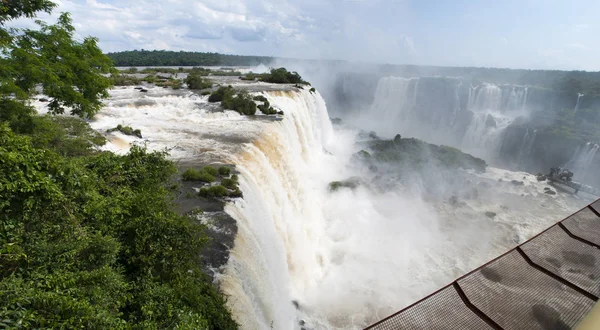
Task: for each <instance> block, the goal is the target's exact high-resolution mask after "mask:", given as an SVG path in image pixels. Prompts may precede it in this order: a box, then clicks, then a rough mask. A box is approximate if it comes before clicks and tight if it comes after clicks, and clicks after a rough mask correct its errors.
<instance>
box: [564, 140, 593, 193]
mask: <svg viewBox="0 0 600 330" xmlns="http://www.w3.org/2000/svg"><path fill="white" fill-rule="evenodd" d="M598 149H600V146H599V145H598V144H595V143H592V142H587V143H586V144H584V145H583V146H578V147H577V149H576V150H575V153H573V157H571V159H570V160H569V162H567V164H565V166H564V167H567V168H571V169H572V170H573V174H574V176H575V179H577V180H579V181H583V182H582V183H586V182H585V181H586V180H587V179H588V178H590V176H592V175H595V173H592V172H594V171H593V170H594V169H595V168H594V166H593V163H594V160H595V158H596V153H597V152H598Z"/></svg>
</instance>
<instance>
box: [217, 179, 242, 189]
mask: <svg viewBox="0 0 600 330" xmlns="http://www.w3.org/2000/svg"><path fill="white" fill-rule="evenodd" d="M237 184H238V183H237V181H233V180H231V179H223V180H221V185H222V186H223V187H227V188H229V189H232V190H233V189H236V188H237Z"/></svg>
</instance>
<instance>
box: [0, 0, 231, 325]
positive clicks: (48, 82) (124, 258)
mask: <svg viewBox="0 0 600 330" xmlns="http://www.w3.org/2000/svg"><path fill="white" fill-rule="evenodd" d="M55 6H56V5H55V4H54V3H53V2H51V1H49V0H21V1H2V2H0V52H1V53H2V56H0V297H2V298H1V299H0V328H11V329H12V328H16V329H175V328H177V329H234V328H236V327H237V324H236V323H235V322H234V321H233V319H232V318H231V314H230V312H229V311H228V310H227V308H226V307H225V298H224V297H223V296H222V295H221V294H220V293H219V292H218V291H217V290H216V289H215V287H214V286H213V284H212V282H211V280H210V279H209V278H208V277H207V276H206V275H204V273H203V272H202V262H201V257H200V252H201V250H202V248H203V246H204V245H205V244H206V243H207V240H208V239H207V236H206V233H205V227H204V226H203V225H201V224H199V223H198V222H197V221H196V220H194V219H192V218H190V217H188V216H185V215H180V214H178V213H176V212H174V211H173V196H174V192H175V190H176V185H175V181H174V179H173V176H174V174H175V172H176V169H175V167H174V164H173V163H172V162H171V161H169V160H168V159H167V155H166V154H165V153H162V152H148V151H146V150H145V149H144V148H141V147H133V148H132V149H131V151H130V152H129V153H128V154H127V155H122V156H121V155H115V154H113V153H110V152H103V151H100V150H99V149H98V148H97V147H98V146H100V145H102V144H104V142H105V139H104V137H103V136H102V135H100V134H98V133H97V132H96V131H94V130H92V129H91V128H90V127H89V125H88V124H87V122H86V121H85V120H83V119H81V118H79V117H83V118H91V117H93V116H94V114H95V113H96V112H97V111H98V110H99V109H100V108H101V106H102V103H101V99H102V98H103V97H105V96H107V89H108V88H109V87H110V86H111V79H110V78H109V77H108V74H109V73H111V72H115V69H114V68H113V66H112V62H111V60H110V59H109V58H108V57H107V56H106V55H104V54H102V52H101V50H100V49H99V48H98V46H97V40H96V39H95V38H91V37H90V38H85V39H83V40H82V41H76V40H74V38H73V36H74V34H75V29H74V27H73V24H72V21H71V18H70V16H69V15H68V14H64V13H63V14H62V15H60V17H59V19H58V21H57V23H56V24H54V25H48V24H46V23H44V22H42V21H38V22H37V24H38V28H36V29H11V28H8V27H7V26H6V22H8V21H10V20H14V19H17V18H23V17H27V18H34V17H35V16H36V13H38V12H42V11H43V12H51V11H52V9H53V8H54V7H55ZM40 89H41V90H40ZM40 91H41V92H43V94H45V95H46V96H47V97H48V98H49V99H50V102H49V109H50V114H48V115H44V116H40V115H38V114H37V113H36V111H35V109H33V107H32V106H31V105H30V100H31V98H33V97H35V95H36V94H37V93H39V92H40ZM65 112H70V113H71V114H73V115H76V116H60V114H63V113H65Z"/></svg>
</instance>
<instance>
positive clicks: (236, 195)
mask: <svg viewBox="0 0 600 330" xmlns="http://www.w3.org/2000/svg"><path fill="white" fill-rule="evenodd" d="M229 197H232V198H243V197H244V194H242V191H241V190H240V189H239V188H236V189H235V190H234V191H232V192H230V193H229Z"/></svg>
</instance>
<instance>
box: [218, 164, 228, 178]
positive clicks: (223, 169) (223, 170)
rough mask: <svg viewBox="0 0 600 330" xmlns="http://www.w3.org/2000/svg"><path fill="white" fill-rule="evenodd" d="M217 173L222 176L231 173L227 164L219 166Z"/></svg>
mask: <svg viewBox="0 0 600 330" xmlns="http://www.w3.org/2000/svg"><path fill="white" fill-rule="evenodd" d="M219 174H220V175H223V176H229V174H231V169H230V168H229V167H227V166H221V167H219Z"/></svg>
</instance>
